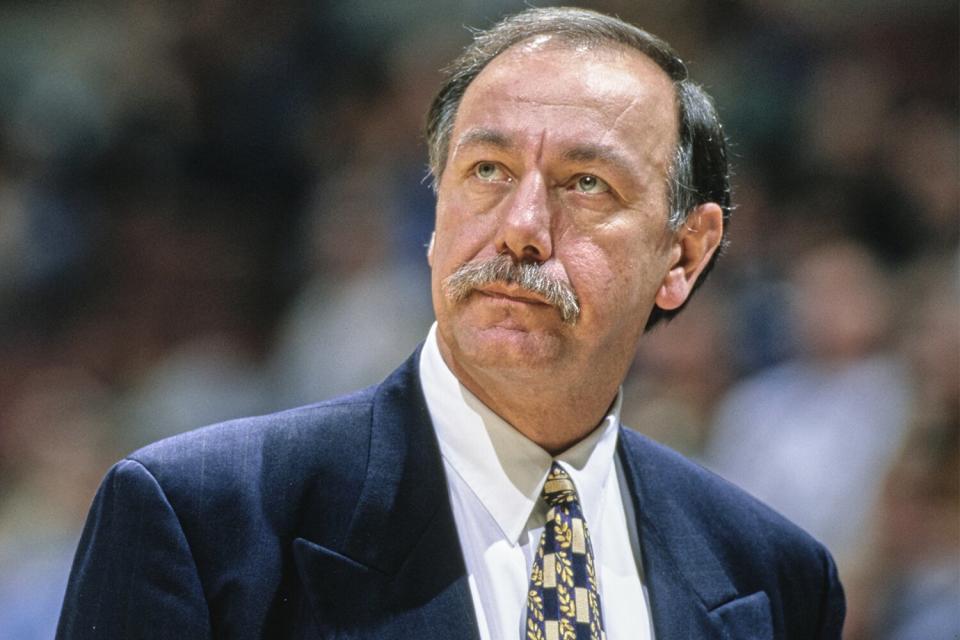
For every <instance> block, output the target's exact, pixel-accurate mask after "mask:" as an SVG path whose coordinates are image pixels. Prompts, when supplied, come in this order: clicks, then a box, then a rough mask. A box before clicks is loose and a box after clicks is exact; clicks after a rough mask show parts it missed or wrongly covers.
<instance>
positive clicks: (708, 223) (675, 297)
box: [656, 202, 723, 311]
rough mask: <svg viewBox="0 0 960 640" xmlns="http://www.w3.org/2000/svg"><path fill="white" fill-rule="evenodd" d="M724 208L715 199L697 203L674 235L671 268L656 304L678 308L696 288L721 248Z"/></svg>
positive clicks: (665, 307)
mask: <svg viewBox="0 0 960 640" xmlns="http://www.w3.org/2000/svg"><path fill="white" fill-rule="evenodd" d="M722 238H723V209H721V208H720V205H718V204H717V203H715V202H707V203H704V204H701V205H699V206H697V208H696V209H694V210H693V211H691V212H690V215H689V216H688V217H687V221H686V222H685V223H684V226H683V228H682V229H680V230H679V231H678V232H677V234H676V236H675V237H674V245H673V247H672V249H671V261H670V270H669V271H668V272H667V275H666V276H665V277H664V279H663V283H662V284H661V285H660V289H659V290H658V291H657V297H656V303H657V306H658V307H660V308H661V309H664V310H665V311H671V310H673V309H677V308H679V307H680V306H681V305H682V304H683V303H684V302H686V301H687V298H688V297H690V292H691V291H693V287H694V285H695V284H696V283H697V278H699V277H700V274H701V273H703V270H704V269H705V268H706V266H707V265H708V264H709V263H710V259H711V258H712V257H713V254H714V253H716V251H717V249H719V248H720V240H721V239H722Z"/></svg>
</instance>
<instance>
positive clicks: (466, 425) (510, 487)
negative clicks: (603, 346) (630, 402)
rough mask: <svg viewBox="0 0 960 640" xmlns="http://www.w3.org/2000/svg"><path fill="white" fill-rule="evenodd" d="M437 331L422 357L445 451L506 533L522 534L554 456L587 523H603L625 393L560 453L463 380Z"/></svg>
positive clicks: (428, 397) (436, 426)
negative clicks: (486, 401) (493, 407)
mask: <svg viewBox="0 0 960 640" xmlns="http://www.w3.org/2000/svg"><path fill="white" fill-rule="evenodd" d="M436 333H437V325H436V323H434V324H433V326H432V327H431V328H430V333H429V334H428V335H427V340H426V343H425V344H424V346H423V350H422V351H421V355H420V380H421V383H422V386H423V392H424V396H425V398H426V401H427V408H428V409H429V411H430V417H431V419H432V420H433V425H434V429H435V430H436V433H437V438H438V440H439V441H440V452H441V455H442V456H443V458H444V460H445V461H446V462H447V463H448V464H449V465H450V466H451V467H452V468H453V470H454V472H455V473H456V474H457V475H459V476H460V478H461V479H462V480H463V482H464V483H466V485H467V486H468V487H469V488H470V490H471V491H472V492H473V493H474V495H476V497H477V499H478V500H479V501H480V503H481V504H482V505H483V507H484V508H485V509H486V510H487V512H488V513H489V514H490V516H491V517H492V518H493V519H494V520H495V521H496V523H497V525H498V526H499V527H500V530H501V531H502V532H503V535H504V537H505V538H506V539H507V540H509V541H510V542H512V543H514V544H516V543H517V542H518V541H519V540H520V536H521V534H522V533H523V531H524V530H525V528H526V526H527V522H528V520H530V517H531V514H533V513H534V509H535V508H536V507H537V500H538V498H539V497H540V492H541V491H542V489H543V483H544V481H545V480H546V477H547V472H548V471H549V470H550V465H551V464H552V463H553V461H554V460H555V459H556V460H557V461H559V462H560V464H561V465H562V466H563V468H564V469H565V470H566V471H567V473H569V474H570V477H571V478H572V479H573V482H574V484H575V485H576V487H577V493H578V495H579V497H580V503H581V506H582V508H583V512H584V516H585V517H586V519H587V522H588V523H589V522H598V520H599V517H600V513H601V507H602V498H603V495H604V488H605V486H606V483H607V480H608V479H609V478H610V477H611V475H612V474H611V471H612V470H613V457H614V452H615V451H616V447H617V431H618V428H619V425H620V406H621V396H622V393H618V394H617V397H616V399H615V400H614V402H613V404H612V405H611V407H610V410H609V413H608V414H607V416H606V417H605V418H604V419H603V421H602V422H601V423H600V424H599V425H598V426H597V428H596V429H594V430H593V431H592V432H591V433H590V434H589V435H588V436H587V437H586V438H584V439H583V440H581V441H580V442H578V443H577V444H575V445H574V446H572V447H571V448H569V449H567V450H566V451H564V452H563V453H561V454H559V455H557V456H556V458H554V457H552V456H551V455H550V454H549V453H547V452H546V451H544V450H543V449H541V448H540V447H539V446H538V445H537V444H535V443H534V442H533V441H531V440H528V439H527V438H526V437H525V436H524V435H522V434H521V433H520V432H519V431H517V430H516V429H514V428H513V427H512V426H510V424H509V423H507V422H506V421H505V420H504V419H503V418H501V417H500V416H498V415H497V414H495V413H494V412H493V411H491V410H490V408H489V407H487V406H486V405H485V404H483V403H482V402H481V401H480V400H479V399H477V397H476V396H475V395H473V394H472V393H471V392H470V391H469V390H468V389H467V388H466V387H464V386H463V385H462V384H460V381H459V380H458V379H457V378H456V376H455V375H454V374H453V372H452V371H450V368H449V367H447V364H446V363H445V362H444V361H443V357H442V356H441V355H440V348H439V346H438V345H437V335H436ZM539 524H542V523H539Z"/></svg>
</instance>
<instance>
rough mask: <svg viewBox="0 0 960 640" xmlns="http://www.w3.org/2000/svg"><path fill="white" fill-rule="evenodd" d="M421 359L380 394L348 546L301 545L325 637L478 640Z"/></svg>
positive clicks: (303, 569)
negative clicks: (424, 390)
mask: <svg viewBox="0 0 960 640" xmlns="http://www.w3.org/2000/svg"><path fill="white" fill-rule="evenodd" d="M418 362H419V350H418V351H417V352H416V353H415V354H414V355H413V356H411V358H410V359H409V360H407V362H406V363H405V364H404V365H403V366H402V367H401V368H400V369H398V370H397V371H396V372H394V373H393V374H392V375H391V376H390V377H389V378H388V379H387V380H386V381H385V382H384V383H383V384H381V385H380V387H379V388H378V390H377V392H376V394H375V396H374V400H373V414H372V426H371V440H370V454H369V458H368V460H367V468H366V477H365V479H364V484H363V489H362V491H361V493H360V498H359V500H358V502H357V507H356V510H355V512H354V513H353V516H352V520H351V524H350V527H349V530H348V533H347V536H346V538H345V539H344V542H343V543H342V545H339V546H338V548H336V549H333V548H329V547H327V546H325V545H324V544H323V541H319V540H318V541H310V540H304V539H298V540H297V541H296V542H295V543H294V559H295V562H296V564H297V569H298V572H299V574H300V576H301V579H302V581H303V582H304V584H305V586H306V589H307V592H308V599H309V601H310V603H311V606H312V607H313V609H314V614H315V615H314V619H315V621H316V624H317V626H319V627H320V629H321V631H322V632H323V633H324V634H326V635H328V636H334V637H342V638H366V637H376V638H401V637H402V638H414V637H415V638H424V639H432V638H436V639H437V640H440V639H441V638H478V632H477V625H476V617H475V615H474V611H473V605H472V600H471V596H470V590H469V586H468V584H467V578H466V568H465V565H464V561H463V555H462V552H461V550H460V545H459V539H458V537H457V533H456V527H455V524H454V520H453V513H452V511H451V508H450V502H449V498H448V496H447V488H446V477H445V475H444V470H443V463H442V461H441V457H440V450H439V446H438V444H437V441H436V436H435V434H434V431H433V427H432V424H431V422H430V416H429V413H428V411H427V408H426V403H425V402H424V400H423V393H422V391H421V389H420V382H419V375H418Z"/></svg>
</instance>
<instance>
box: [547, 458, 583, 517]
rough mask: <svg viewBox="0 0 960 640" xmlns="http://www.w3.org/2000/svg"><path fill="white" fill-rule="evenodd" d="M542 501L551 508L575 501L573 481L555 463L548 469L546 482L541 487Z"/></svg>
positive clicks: (575, 494) (575, 489)
mask: <svg viewBox="0 0 960 640" xmlns="http://www.w3.org/2000/svg"><path fill="white" fill-rule="evenodd" d="M543 499H544V501H545V502H546V503H547V504H548V505H550V506H551V507H556V506H559V505H561V504H569V503H571V502H576V501H577V488H576V487H575V486H574V485H573V480H571V479H570V476H569V475H567V472H566V471H564V470H563V467H561V466H560V465H559V464H557V463H556V462H554V463H553V466H551V467H550V473H548V474H547V481H546V482H545V483H544V485H543Z"/></svg>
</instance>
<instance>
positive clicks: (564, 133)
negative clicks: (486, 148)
mask: <svg viewBox="0 0 960 640" xmlns="http://www.w3.org/2000/svg"><path fill="white" fill-rule="evenodd" d="M476 127H480V128H483V129H488V130H494V131H498V132H501V133H503V135H504V136H506V137H520V138H523V137H525V136H526V137H539V138H540V139H542V140H545V141H546V142H548V143H550V142H554V143H557V144H575V143H577V142H579V143H584V142H587V143H590V142H601V143H604V144H617V145H620V146H624V147H627V148H628V149H632V150H634V151H636V152H637V153H640V154H641V155H649V156H651V157H672V153H671V152H672V149H673V147H674V145H675V144H676V139H677V129H678V126H677V107H676V92H675V89H674V86H673V82H672V81H671V79H670V78H669V76H668V75H667V74H666V72H665V71H663V70H662V69H661V68H660V67H659V66H658V65H657V64H656V63H655V62H654V61H653V60H651V59H650V58H648V57H647V56H645V55H644V54H643V53H641V52H640V51H637V50H635V49H632V48H628V47H626V46H623V45H618V44H616V43H606V44H599V45H576V44H572V43H568V42H564V41H562V40H558V39H557V38H556V37H554V36H538V37H535V38H531V39H530V40H526V41H524V42H521V43H519V44H516V45H514V46H512V47H511V48H509V49H508V50H507V51H505V52H504V53H501V54H500V55H499V56H497V57H496V58H494V59H493V60H492V61H491V62H490V63H489V64H488V65H487V66H486V67H485V68H484V70H483V71H482V72H481V73H480V74H479V75H478V76H477V77H476V79H474V81H473V82H472V83H471V84H470V86H469V87H468V88H467V91H466V92H465V94H464V97H463V100H462V101H461V104H460V107H459V109H458V113H457V118H456V122H455V126H454V131H453V136H452V141H451V142H452V144H453V145H454V146H455V145H456V144H457V143H458V140H459V139H460V138H461V137H463V136H464V135H465V134H467V135H469V133H470V131H471V129H473V128H476ZM663 154H666V156H663Z"/></svg>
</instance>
